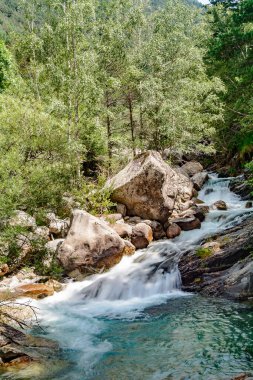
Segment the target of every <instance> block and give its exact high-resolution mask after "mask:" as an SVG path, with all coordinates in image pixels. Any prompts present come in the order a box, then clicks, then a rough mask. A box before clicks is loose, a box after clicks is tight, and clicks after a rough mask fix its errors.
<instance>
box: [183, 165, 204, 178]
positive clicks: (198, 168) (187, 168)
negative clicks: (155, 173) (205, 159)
mask: <svg viewBox="0 0 253 380" xmlns="http://www.w3.org/2000/svg"><path fill="white" fill-rule="evenodd" d="M203 169H204V168H203V166H202V165H201V164H200V163H199V162H197V161H190V162H186V164H184V165H183V166H181V170H182V172H184V173H186V174H187V175H188V176H189V177H193V176H194V175H195V174H197V173H200V172H202V171H203Z"/></svg>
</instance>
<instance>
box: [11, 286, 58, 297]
mask: <svg viewBox="0 0 253 380" xmlns="http://www.w3.org/2000/svg"><path fill="white" fill-rule="evenodd" d="M53 294H54V288H53V286H51V285H46V284H25V285H20V286H18V287H17V288H16V295H18V296H19V297H30V298H35V299H38V298H39V299H41V298H45V297H48V296H52V295H53Z"/></svg>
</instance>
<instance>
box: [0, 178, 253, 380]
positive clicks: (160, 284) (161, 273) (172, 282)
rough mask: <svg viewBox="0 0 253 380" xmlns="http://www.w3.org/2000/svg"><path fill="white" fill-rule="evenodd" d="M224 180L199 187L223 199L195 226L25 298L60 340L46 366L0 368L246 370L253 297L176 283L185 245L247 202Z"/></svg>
mask: <svg viewBox="0 0 253 380" xmlns="http://www.w3.org/2000/svg"><path fill="white" fill-rule="evenodd" d="M228 184H229V180H220V179H218V178H216V176H213V177H212V178H211V179H210V180H209V182H208V183H207V184H206V186H205V187H204V188H203V190H202V191H201V192H200V195H199V197H200V198H201V199H202V200H204V201H205V202H206V204H209V205H211V204H213V203H214V202H215V201H217V200H220V199H222V200H225V201H226V202H227V204H228V206H229V208H228V210H227V211H225V212H224V211H216V210H214V211H211V212H210V213H209V215H208V217H207V219H206V221H205V222H204V223H203V224H202V227H201V229H200V230H194V231H189V232H185V233H183V234H182V235H181V236H180V237H178V238H176V239H174V240H173V241H161V242H156V243H154V244H152V245H151V246H150V247H149V248H148V249H146V250H143V251H138V252H137V253H136V254H135V255H133V256H132V257H125V258H123V260H122V261H121V262H120V263H119V264H118V265H117V266H115V267H114V268H112V270H110V271H109V272H107V273H105V274H102V275H96V276H93V277H91V278H89V279H88V280H86V281H83V282H79V283H71V284H69V285H68V286H67V288H66V289H65V290H64V291H63V292H61V293H59V294H55V295H54V296H52V297H49V298H47V299H45V300H43V301H40V302H37V303H35V306H37V307H39V308H40V318H41V325H42V326H43V328H44V330H45V333H44V335H45V336H46V337H48V338H52V339H54V340H57V341H58V342H59V344H60V347H61V351H60V352H59V357H57V358H52V361H49V363H48V366H47V368H46V369H45V368H43V369H38V368H37V367H36V368H32V367H30V368H29V369H28V370H27V369H24V370H20V371H19V372H9V373H7V374H3V375H2V377H1V378H3V379H27V380H28V379H35V378H36V379H41V380H46V379H48V380H49V379H50V380H59V379H63V380H68V379H73V380H79V379H85V380H98V379H102V380H114V379H115V380H128V379H129V380H130V379H135V380H146V379H147V380H163V379H173V380H179V379H184V380H186V379H196V380H200V379H201V380H202V379H207V380H209V379H210V380H211V379H221V380H222V379H224V380H225V379H231V378H232V377H233V376H235V375H237V374H238V373H241V372H245V371H251V370H252V372H253V305H252V306H251V305H250V304H248V305H245V304H239V303H233V302H229V301H226V300H221V299H211V298H209V299H207V298H203V297H201V296H198V295H193V294H187V293H184V292H182V291H181V290H180V286H181V280H180V273H179V271H178V268H177V263H178V260H179V256H180V254H182V252H183V251H184V250H185V249H189V247H194V246H196V245H197V244H199V243H200V242H201V240H203V238H204V237H206V236H209V235H210V234H213V233H216V232H217V231H221V230H224V229H226V228H228V227H230V226H232V225H233V224H235V223H239V222H240V221H241V220H243V219H244V218H245V217H247V216H248V215H249V214H250V213H252V212H253V209H250V210H249V209H247V210H246V209H245V208H244V206H245V204H244V202H241V201H240V198H239V197H238V196H236V195H235V194H233V193H231V192H230V191H229V188H228ZM209 188H211V189H213V191H212V193H209V194H206V190H207V189H209Z"/></svg>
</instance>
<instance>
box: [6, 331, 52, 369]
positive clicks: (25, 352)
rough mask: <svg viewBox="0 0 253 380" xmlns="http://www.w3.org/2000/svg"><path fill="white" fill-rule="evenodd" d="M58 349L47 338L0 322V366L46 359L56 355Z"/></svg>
mask: <svg viewBox="0 0 253 380" xmlns="http://www.w3.org/2000/svg"><path fill="white" fill-rule="evenodd" d="M58 349H59V347H58V345H57V344H56V343H55V342H53V341H51V340H49V339H45V338H40V337H33V336H31V335H28V334H25V333H23V332H21V331H19V330H17V329H15V328H14V327H11V326H9V325H7V324H6V323H0V366H1V367H10V366H17V365H20V364H30V363H31V362H33V361H38V362H39V361H47V360H48V359H49V358H50V357H53V356H54V355H56V352H57V351H58Z"/></svg>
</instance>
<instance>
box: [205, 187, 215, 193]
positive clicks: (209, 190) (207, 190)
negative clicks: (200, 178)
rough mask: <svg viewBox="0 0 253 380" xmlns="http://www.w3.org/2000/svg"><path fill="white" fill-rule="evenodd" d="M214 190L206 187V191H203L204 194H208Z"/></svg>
mask: <svg viewBox="0 0 253 380" xmlns="http://www.w3.org/2000/svg"><path fill="white" fill-rule="evenodd" d="M213 192H214V189H212V188H210V189H209V188H208V189H206V191H205V195H209V194H211V193H213Z"/></svg>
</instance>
